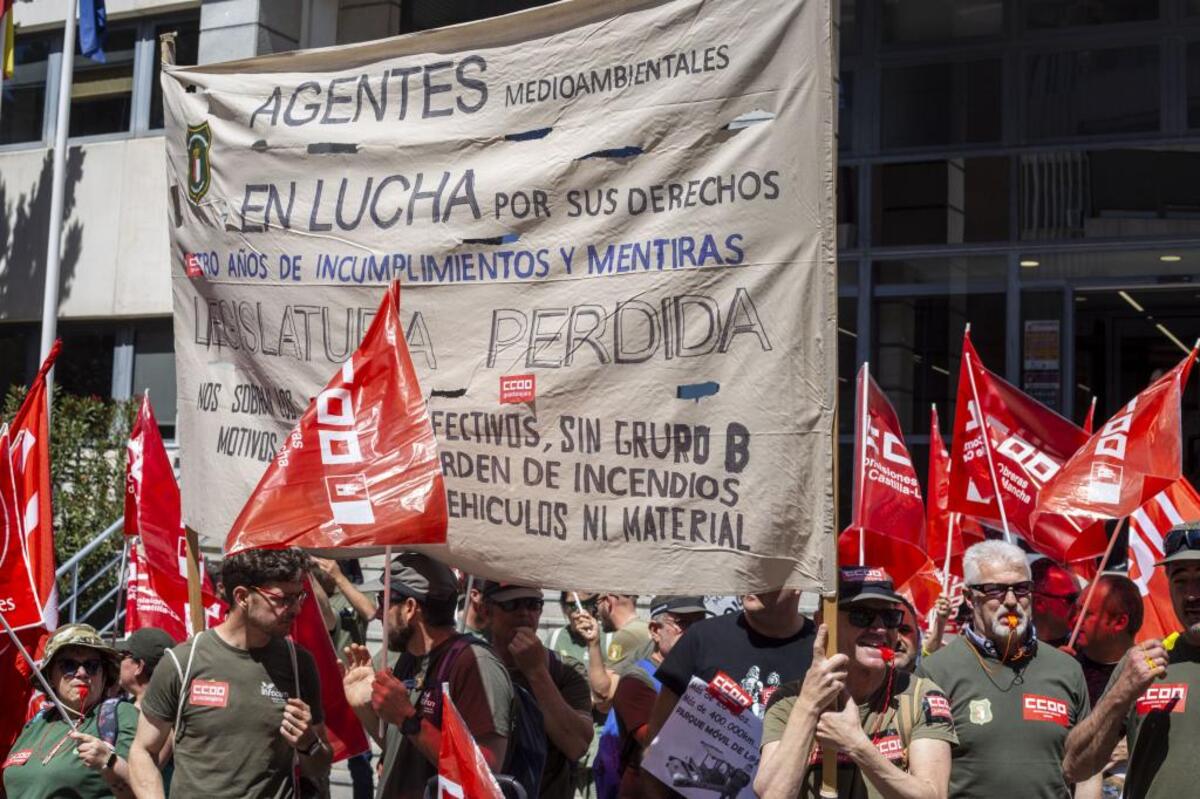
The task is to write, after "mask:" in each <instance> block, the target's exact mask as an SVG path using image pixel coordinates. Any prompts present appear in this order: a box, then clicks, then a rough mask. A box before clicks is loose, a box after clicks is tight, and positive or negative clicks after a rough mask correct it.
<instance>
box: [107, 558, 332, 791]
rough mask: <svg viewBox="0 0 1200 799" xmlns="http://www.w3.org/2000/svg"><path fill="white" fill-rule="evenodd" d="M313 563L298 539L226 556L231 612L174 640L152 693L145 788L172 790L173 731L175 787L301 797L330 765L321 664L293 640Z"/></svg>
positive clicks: (146, 706)
mask: <svg viewBox="0 0 1200 799" xmlns="http://www.w3.org/2000/svg"><path fill="white" fill-rule="evenodd" d="M307 567H308V557H307V556H306V555H305V554H304V553H303V552H301V551H300V550H298V549H250V550H245V551H242V552H238V553H237V554H234V555H230V556H229V557H227V558H225V561H224V563H223V564H222V566H221V578H222V585H223V586H224V590H225V600H226V601H227V602H228V603H229V616H228V617H227V618H226V619H225V621H223V622H221V624H219V625H217V626H216V627H215V628H213V629H211V630H206V631H205V632H202V633H200V634H198V635H196V636H195V637H194V638H192V639H191V640H190V641H188V642H187V643H183V644H180V645H179V646H177V647H175V648H174V649H171V650H168V652H167V655H166V657H165V658H164V662H163V663H162V664H160V665H159V668H157V669H155V670H154V676H153V677H151V679H150V687H149V688H148V689H147V691H146V695H145V697H143V699H142V717H141V719H140V721H139V723H138V731H137V737H136V738H135V739H134V742H133V747H132V748H131V750H130V753H129V769H130V784H131V786H132V787H133V790H134V793H135V794H136V795H137V796H138V797H140V798H141V799H159V798H160V797H162V796H163V782H162V775H161V774H160V773H159V770H158V759H159V753H160V751H161V750H162V748H163V747H164V746H165V745H166V743H167V741H168V740H169V738H170V736H171V733H172V732H174V734H175V740H174V746H175V755H174V764H175V773H174V778H173V780H172V784H171V795H172V796H177V797H185V798H186V797H217V796H238V797H255V798H257V797H262V799H268V798H270V799H277V797H291V796H299V795H300V793H301V787H300V785H298V784H297V782H298V781H300V780H301V779H303V778H305V777H307V778H315V777H319V776H320V775H321V774H323V773H325V772H326V771H328V769H329V764H330V748H329V744H328V743H327V742H326V737H325V725H324V718H323V715H322V710H321V689H320V682H319V680H318V678H317V668H316V665H315V663H314V662H313V658H312V655H310V654H309V653H308V651H307V650H305V649H304V648H303V647H299V646H295V645H293V644H292V643H291V641H290V640H289V639H287V638H286V636H287V634H288V632H289V630H291V627H292V622H293V621H294V620H295V618H296V615H297V614H298V613H299V612H300V606H301V605H302V604H303V603H304V600H305V598H306V594H305V591H304V584H303V582H301V581H302V579H303V575H304V571H305V570H306V569H307ZM167 661H169V662H167ZM297 760H298V761H299V767H300V774H301V775H303V776H302V777H300V778H298V777H296V776H295V774H294V771H293V768H294V766H295V765H296V763H297Z"/></svg>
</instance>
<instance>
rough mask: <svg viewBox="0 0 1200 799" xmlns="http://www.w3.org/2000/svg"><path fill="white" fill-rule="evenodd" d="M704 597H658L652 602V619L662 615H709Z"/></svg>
mask: <svg viewBox="0 0 1200 799" xmlns="http://www.w3.org/2000/svg"><path fill="white" fill-rule="evenodd" d="M707 612H708V608H706V607H704V597H702V596H656V597H653V598H652V599H651V600H650V618H654V617H655V616H657V615H658V614H660V613H679V614H684V613H707Z"/></svg>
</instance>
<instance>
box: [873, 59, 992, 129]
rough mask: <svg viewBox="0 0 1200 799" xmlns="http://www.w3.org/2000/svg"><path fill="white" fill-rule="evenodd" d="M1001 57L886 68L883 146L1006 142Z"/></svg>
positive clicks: (883, 100) (884, 72)
mask: <svg viewBox="0 0 1200 799" xmlns="http://www.w3.org/2000/svg"><path fill="white" fill-rule="evenodd" d="M1002 85H1003V81H1002V79H1001V70H1000V61H999V59H995V60H987V61H968V62H963V63H951V64H921V65H919V66H911V67H892V68H890V69H885V70H883V89H882V97H883V99H882V103H883V109H882V113H883V125H882V139H883V146H884V147H887V148H892V147H921V146H931V145H946V144H971V143H976V142H992V141H999V140H1000V114H1001V108H1002V105H1003V104H1002V102H1001V94H1002V92H1001V88H1002Z"/></svg>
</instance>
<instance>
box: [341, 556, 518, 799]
mask: <svg viewBox="0 0 1200 799" xmlns="http://www.w3.org/2000/svg"><path fill="white" fill-rule="evenodd" d="M388 579H389V584H390V591H391V606H390V607H389V608H388V614H387V619H386V636H385V637H386V641H387V648H388V649H390V650H392V651H395V652H399V653H401V654H400V658H399V659H398V660H397V661H396V665H395V666H394V667H393V668H392V669H391V670H390V671H389V670H386V669H381V670H379V671H376V670H375V668H373V667H372V664H371V656H370V653H369V652H367V649H366V647H363V646H358V645H351V646H350V648H349V649H350V651H349V653H348V657H349V661H350V665H349V668H348V669H347V672H346V676H345V680H344V683H343V684H344V687H345V691H346V699H347V700H348V701H349V703H350V706H351V707H352V708H353V709H354V712H355V713H356V714H357V715H358V717H359V719H361V720H362V722H363V724H364V725H365V726H366V728H367V731H368V732H370V733H371V735H372V736H374V737H375V739H376V741H378V742H379V743H380V745H381V746H382V747H383V765H382V771H381V775H380V782H379V789H378V792H377V794H376V795H377V796H379V797H386V798H387V799H397V798H398V799H421V797H423V795H424V792H425V785H426V783H427V782H428V781H429V779H430V777H433V776H435V775H436V774H437V758H438V747H439V745H440V743H441V719H442V690H441V687H442V684H443V683H447V684H449V687H450V695H451V698H452V699H453V701H454V705H455V707H457V708H458V712H459V713H460V714H461V715H462V718H463V721H464V722H465V723H466V725H467V728H468V729H469V730H470V732H471V735H472V736H473V737H474V738H475V741H476V743H478V744H479V748H480V750H482V752H483V756H484V758H485V759H486V760H487V763H488V765H489V766H490V767H491V768H492V770H493V771H501V770H502V766H503V765H505V756H506V754H507V753H508V739H509V736H510V735H511V734H512V731H513V718H514V695H513V687H512V681H511V680H510V679H509V676H508V670H507V669H506V668H505V667H504V664H503V663H501V662H500V660H499V658H497V657H496V655H495V653H494V652H492V650H491V648H490V647H488V646H487V644H486V643H484V642H483V641H480V640H479V639H478V638H476V637H475V636H473V635H460V634H458V633H457V632H456V631H455V628H454V613H455V610H456V608H457V605H458V581H457V579H456V578H455V576H454V572H452V571H451V570H450V569H449V568H447V567H446V566H444V565H442V564H441V563H438V562H437V561H435V560H433V559H432V558H430V557H428V556H426V555H419V554H413V553H406V554H404V555H401V556H399V557H397V558H395V559H394V560H393V561H392V564H391V570H390V573H389V575H388ZM380 719H383V720H384V721H385V722H386V723H387V729H386V734H385V735H384V737H383V740H380V739H379V727H380Z"/></svg>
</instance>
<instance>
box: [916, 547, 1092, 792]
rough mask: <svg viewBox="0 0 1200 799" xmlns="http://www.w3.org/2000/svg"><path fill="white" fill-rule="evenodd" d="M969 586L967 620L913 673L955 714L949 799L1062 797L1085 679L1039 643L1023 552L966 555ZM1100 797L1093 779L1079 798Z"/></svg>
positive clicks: (1071, 662) (975, 550)
mask: <svg viewBox="0 0 1200 799" xmlns="http://www.w3.org/2000/svg"><path fill="white" fill-rule="evenodd" d="M963 582H964V584H965V589H964V599H965V601H966V602H968V603H969V604H970V606H971V620H970V622H968V623H967V625H966V626H965V627H964V628H963V630H962V634H961V635H959V636H958V637H957V638H955V639H954V640H953V641H951V642H950V643H949V644H947V645H946V646H945V647H943V648H942V649H940V650H938V651H937V652H935V653H934V654H932V655H930V656H929V657H928V658H926V659H925V660H924V661H923V662H922V663H921V665H920V667H919V668H918V669H917V674H919V675H921V676H924V677H929V678H930V679H932V680H933V681H934V682H936V683H937V684H938V685H940V686H941V687H942V688H943V689H944V690H945V692H946V695H947V696H948V697H949V698H950V704H951V707H952V709H953V712H954V726H955V728H956V729H957V732H958V745H956V746H955V747H954V748H953V760H952V764H951V769H950V796H989V797H991V796H1020V797H1022V799H1037V798H1038V797H1044V799H1065V797H1069V796H1071V786H1070V785H1069V783H1068V781H1067V779H1066V778H1065V777H1064V776H1063V767H1062V758H1063V752H1064V749H1065V745H1066V741H1067V733H1068V732H1069V731H1070V730H1071V728H1072V727H1074V726H1075V725H1077V724H1079V722H1080V721H1082V720H1083V718H1084V717H1085V716H1087V714H1088V710H1089V708H1090V705H1089V703H1088V695H1087V684H1086V683H1085V682H1084V680H1083V671H1082V670H1080V668H1079V664H1078V663H1076V662H1075V659H1074V658H1072V657H1071V656H1070V655H1067V654H1065V653H1063V652H1060V651H1058V650H1057V649H1055V648H1054V647H1052V646H1047V645H1046V644H1044V643H1039V641H1038V640H1037V639H1036V638H1035V637H1034V634H1033V625H1031V624H1030V605H1031V603H1032V595H1033V580H1032V579H1031V576H1030V572H1029V564H1028V563H1027V562H1026V560H1025V554H1024V553H1023V552H1021V550H1020V549H1019V548H1018V547H1016V546H1014V545H1013V544H1008V543H1005V542H1003V541H984V542H982V543H979V544H976V545H974V546H973V547H971V548H970V549H968V550H967V551H966V553H965V554H964V555H963ZM1110 751H1111V749H1110ZM1098 790H1099V779H1098V778H1097V779H1095V780H1091V781H1089V782H1088V784H1086V785H1081V786H1079V787H1078V790H1077V792H1076V794H1075V795H1076V797H1082V796H1085V795H1086V796H1089V797H1091V796H1096V795H1097V792H1098Z"/></svg>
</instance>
